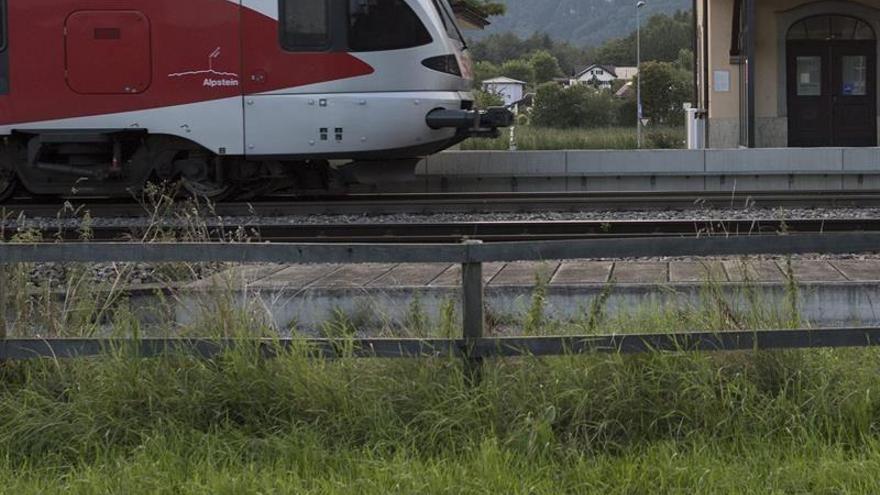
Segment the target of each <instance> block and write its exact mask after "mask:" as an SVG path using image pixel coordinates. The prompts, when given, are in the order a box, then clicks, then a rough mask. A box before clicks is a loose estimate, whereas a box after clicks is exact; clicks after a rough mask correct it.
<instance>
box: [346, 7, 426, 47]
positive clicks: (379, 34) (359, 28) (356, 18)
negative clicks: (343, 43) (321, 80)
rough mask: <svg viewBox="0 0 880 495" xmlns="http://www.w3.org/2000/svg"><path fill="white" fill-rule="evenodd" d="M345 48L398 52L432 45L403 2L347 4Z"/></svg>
mask: <svg viewBox="0 0 880 495" xmlns="http://www.w3.org/2000/svg"><path fill="white" fill-rule="evenodd" d="M348 9H349V22H348V46H349V48H351V49H352V50H353V51H356V52H372V51H382V50H401V49H404V48H412V47H416V46H421V45H427V44H429V43H431V42H432V41H433V39H432V38H431V34H430V33H429V32H428V30H427V28H425V25H424V24H422V21H421V19H419V16H418V15H416V13H415V12H414V11H413V9H412V8H410V6H409V5H407V3H406V2H405V1H404V0H350V2H349V7H348Z"/></svg>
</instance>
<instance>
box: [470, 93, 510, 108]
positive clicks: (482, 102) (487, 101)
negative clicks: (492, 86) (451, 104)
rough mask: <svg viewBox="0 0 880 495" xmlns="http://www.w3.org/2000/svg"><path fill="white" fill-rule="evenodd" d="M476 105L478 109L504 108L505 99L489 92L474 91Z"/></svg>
mask: <svg viewBox="0 0 880 495" xmlns="http://www.w3.org/2000/svg"><path fill="white" fill-rule="evenodd" d="M474 103H475V104H476V105H477V108H489V107H500V106H504V98H502V97H501V96H500V95H497V94H495V93H490V92H488V91H479V90H478V91H474Z"/></svg>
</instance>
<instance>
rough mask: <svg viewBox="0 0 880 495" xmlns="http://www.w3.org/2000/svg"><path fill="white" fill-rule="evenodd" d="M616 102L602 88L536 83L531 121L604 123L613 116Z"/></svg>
mask: <svg viewBox="0 0 880 495" xmlns="http://www.w3.org/2000/svg"><path fill="white" fill-rule="evenodd" d="M616 107H617V103H616V101H615V100H614V98H613V97H612V96H611V95H610V94H609V93H608V92H606V91H597V90H595V89H593V88H590V87H588V86H584V85H576V86H572V87H569V88H563V87H561V86H559V85H558V84H555V83H546V84H543V85H541V86H539V87H538V90H537V93H536V95H535V108H534V110H533V115H532V122H534V124H535V125H539V126H545V127H556V128H564V127H606V126H609V125H611V124H613V123H614V121H615V119H616V117H617V108H616Z"/></svg>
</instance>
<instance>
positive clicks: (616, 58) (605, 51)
mask: <svg viewBox="0 0 880 495" xmlns="http://www.w3.org/2000/svg"><path fill="white" fill-rule="evenodd" d="M641 31H642V34H641V36H642V60H656V61H661V62H676V61H678V60H679V55H680V52H681V50H683V49H684V50H690V49H691V47H692V44H693V39H694V33H693V21H692V19H691V15H690V12H687V11H678V12H676V13H675V14H673V15H671V16H669V15H665V14H658V15H654V16H651V17H650V18H649V19H648V21H647V22H646V23H645V25H644V26H642V29H641ZM590 59H591V60H594V61H596V62H599V63H604V64H615V65H635V64H636V33H635V31H633V32H632V33H630V34H629V35H628V36H626V37H623V38H616V39H612V40H608V41H607V42H605V43H604V44H602V45H601V46H600V47H598V48H596V49H595V50H594V51H593V52H592V53H590Z"/></svg>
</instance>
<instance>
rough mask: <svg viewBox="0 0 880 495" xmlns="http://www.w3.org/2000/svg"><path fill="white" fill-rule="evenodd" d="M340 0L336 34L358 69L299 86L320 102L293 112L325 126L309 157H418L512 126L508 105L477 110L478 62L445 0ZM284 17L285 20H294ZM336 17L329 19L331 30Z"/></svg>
mask: <svg viewBox="0 0 880 495" xmlns="http://www.w3.org/2000/svg"><path fill="white" fill-rule="evenodd" d="M336 1H337V2H339V3H340V4H344V8H339V9H338V10H337V9H334V8H331V9H330V10H329V12H330V13H331V16H332V14H333V12H338V13H340V14H342V16H340V17H344V18H345V22H343V23H341V25H342V26H343V27H342V30H343V31H344V35H343V36H340V37H339V38H344V45H345V52H347V53H346V54H345V55H346V56H348V57H350V58H352V59H354V60H356V61H357V62H358V64H360V67H361V70H359V71H357V73H355V74H352V75H353V76H354V77H346V78H341V79H337V80H333V81H326V82H322V83H321V84H320V85H312V86H309V87H301V88H297V90H295V91H296V92H302V93H304V94H303V96H304V97H308V98H311V99H313V100H315V101H317V103H319V104H316V105H314V106H306V107H305V109H306V112H305V113H299V115H298V116H297V117H298V120H299V121H300V122H304V127H315V128H319V129H317V131H318V132H317V134H316V135H317V136H318V137H317V139H314V138H313V137H310V141H309V143H308V144H309V146H308V148H307V150H306V151H307V152H308V153H309V154H310V155H311V156H312V157H315V156H319V157H326V158H338V159H352V160H356V161H371V160H393V159H403V158H414V157H419V156H425V155H429V154H432V153H436V152H438V151H441V150H443V149H446V148H448V147H450V146H452V145H454V144H456V143H458V142H460V141H462V140H464V139H466V138H468V137H471V136H492V135H497V132H498V128H499V127H506V126H508V125H510V123H511V122H512V119H513V115H512V114H511V113H510V112H509V111H508V110H506V109H504V108H498V109H491V110H484V111H478V110H476V109H475V108H474V97H473V93H472V86H473V69H472V63H471V60H470V57H469V55H468V52H467V45H466V42H465V39H464V36H463V35H462V33H461V31H460V29H459V27H458V25H457V24H456V21H455V16H454V14H453V10H452V8H451V6H450V4H449V2H448V0H336ZM329 3H330V5H331V6H332V5H336V4H335V3H334V1H333V0H330V2H329ZM340 7H341V5H340ZM284 15H285V13H284V12H282V13H281V17H282V25H287V26H291V25H294V26H295V25H296V22H295V20H293V21H291V20H289V19H285V17H284ZM339 20H340V19H337V20H336V21H332V22H330V23H329V25H330V26H331V29H332V30H333V31H336V30H337V28H336V27H335V26H339V25H340V23H338V21H339ZM291 23H292V24H291ZM333 45H335V46H338V44H336V42H334V43H333ZM330 51H333V47H332V46H331V48H330ZM306 93H307V94H306ZM276 108H277V107H276ZM301 108H302V107H301ZM306 114H308V115H306ZM312 114H314V115H312ZM304 130H305V131H308V132H306V133H305V134H304V135H306V136H312V135H313V134H314V133H313V132H310V131H311V130H312V129H304ZM270 132H271V131H270Z"/></svg>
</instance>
